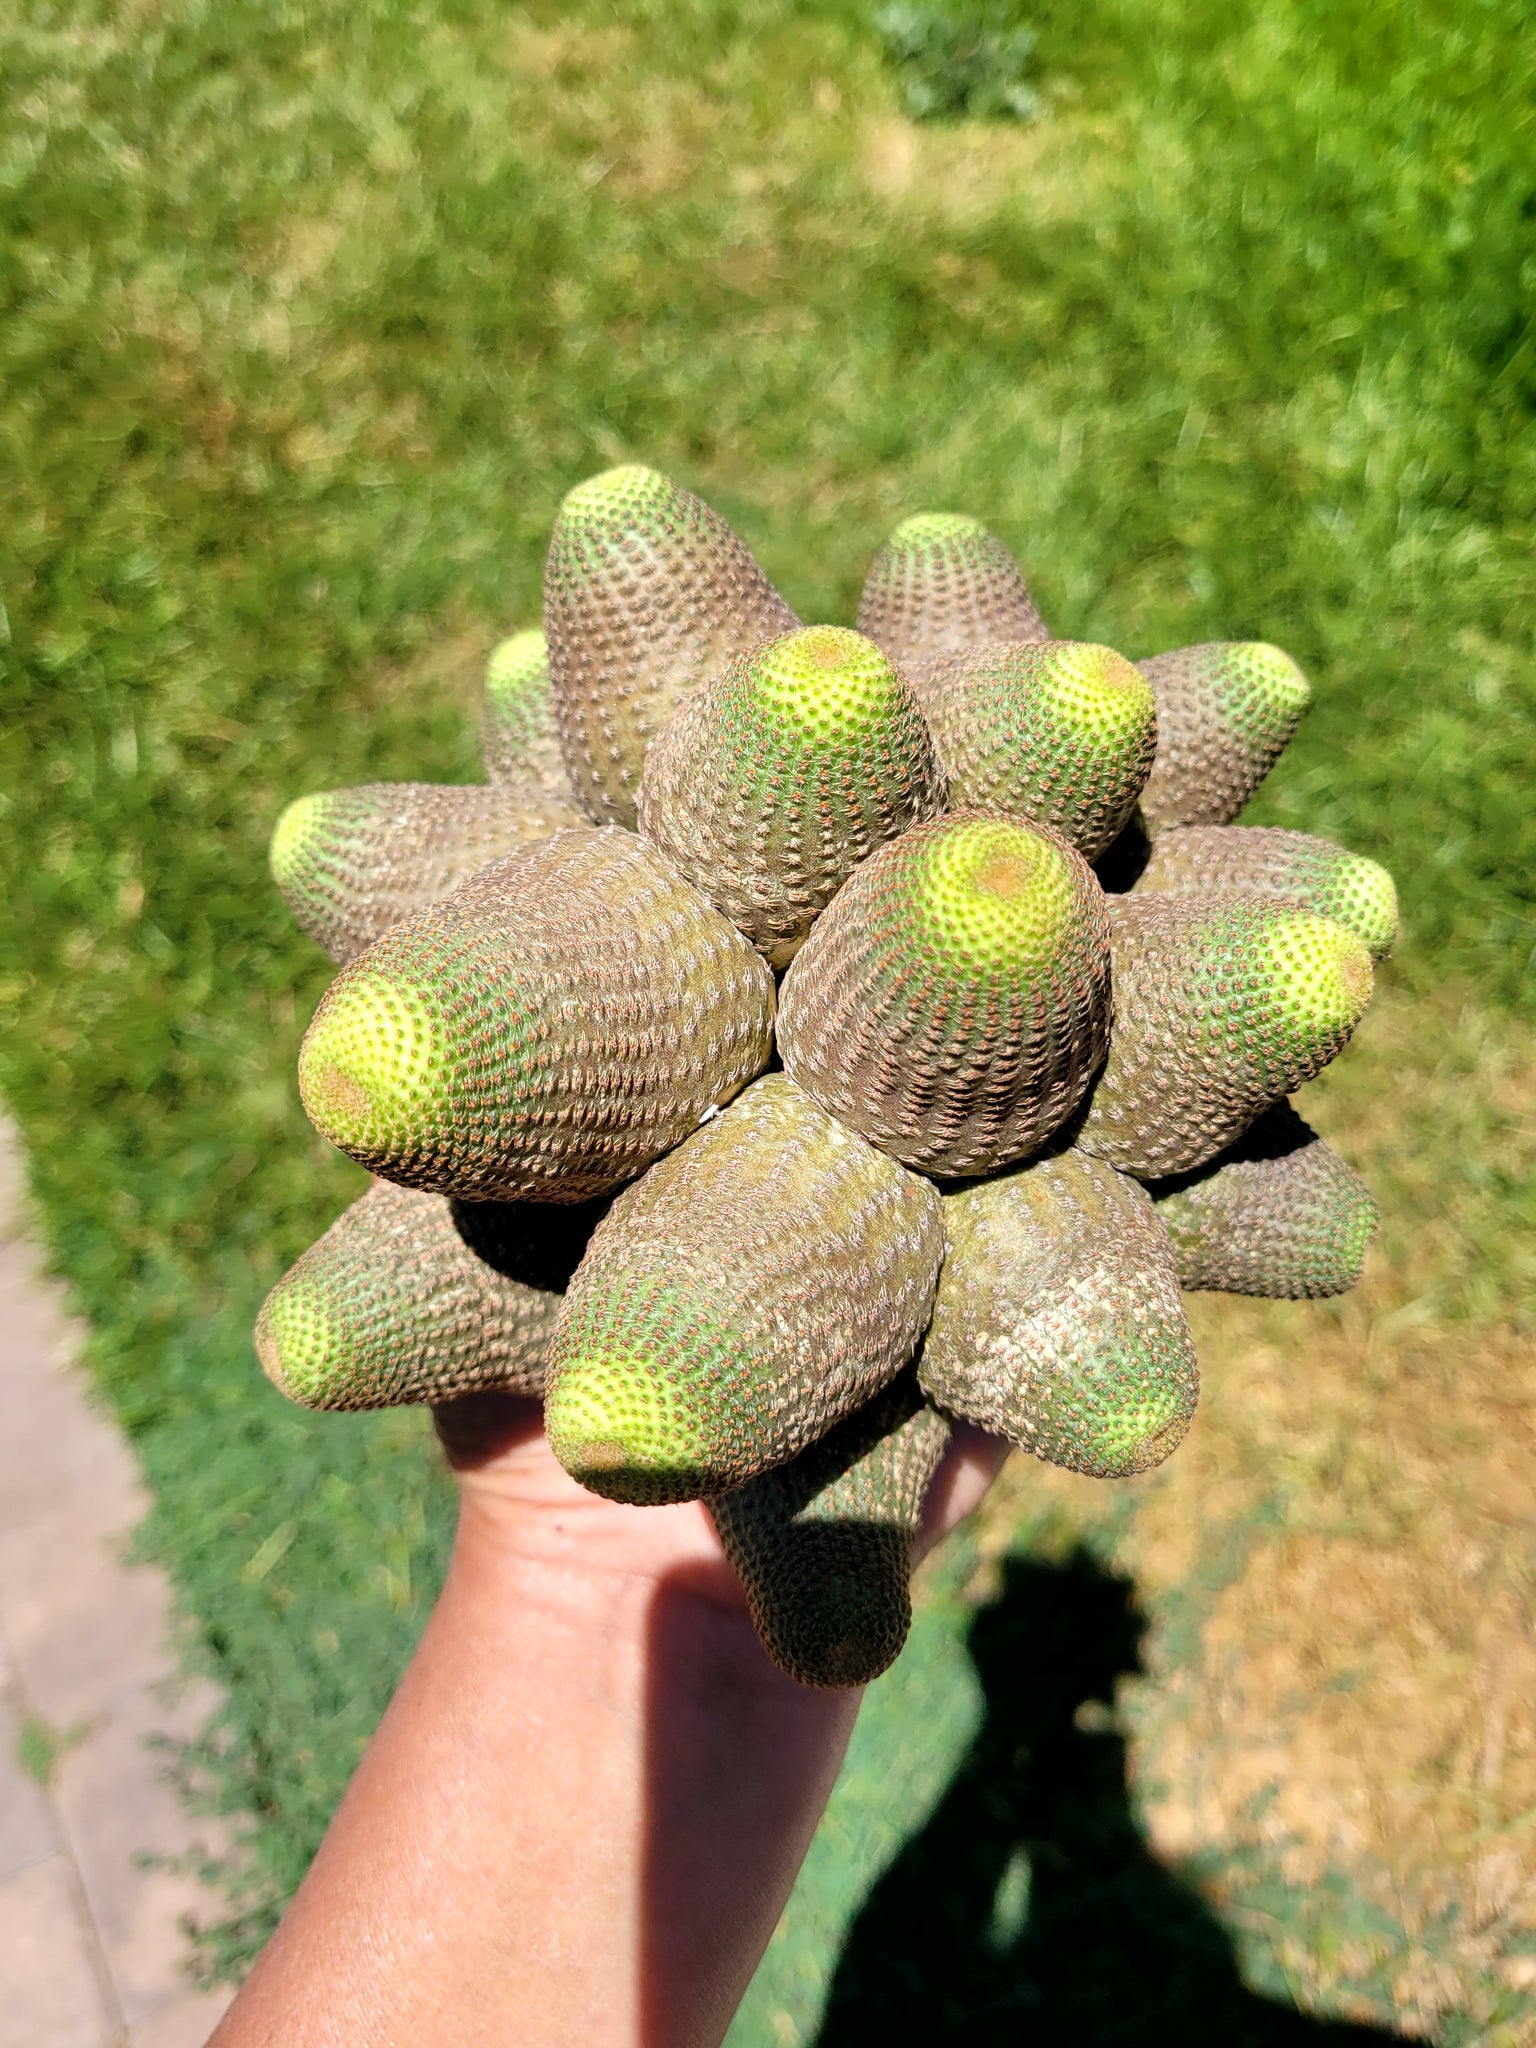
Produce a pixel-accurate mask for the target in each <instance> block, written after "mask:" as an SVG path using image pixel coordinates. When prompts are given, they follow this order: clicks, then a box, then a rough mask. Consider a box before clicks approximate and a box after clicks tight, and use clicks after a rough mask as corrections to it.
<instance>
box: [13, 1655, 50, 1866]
mask: <svg viewBox="0 0 1536 2048" xmlns="http://www.w3.org/2000/svg"><path fill="white" fill-rule="evenodd" d="M21 1732H22V1717H21V1715H20V1714H18V1713H17V1711H16V1708H15V1706H14V1704H13V1703H12V1701H11V1700H10V1699H9V1698H8V1697H7V1696H6V1694H5V1691H4V1689H3V1681H0V1883H4V1882H5V1881H6V1880H7V1879H9V1878H13V1877H18V1876H19V1875H20V1874H21V1872H22V1871H24V1870H30V1869H31V1867H32V1865H33V1864H34V1863H45V1862H46V1861H47V1860H48V1858H49V1857H50V1856H57V1855H58V1853H59V1850H60V1849H61V1848H62V1847H63V1844H62V1842H61V1841H60V1839H59V1827H58V1822H57V1821H56V1820H55V1818H54V1813H53V1808H52V1806H51V1805H50V1804H49V1802H48V1799H47V1796H46V1794H45V1793H44V1791H43V1788H42V1786H41V1785H40V1784H39V1783H38V1782H37V1779H36V1778H35V1777H33V1775H32V1773H31V1772H30V1771H29V1770H27V1769H26V1768H25V1766H24V1765H23V1763H22V1761H21Z"/></svg>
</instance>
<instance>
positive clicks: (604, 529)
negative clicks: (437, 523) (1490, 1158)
mask: <svg viewBox="0 0 1536 2048" xmlns="http://www.w3.org/2000/svg"><path fill="white" fill-rule="evenodd" d="M858 626H859V630H858V631H857V632H855V631H852V630H850V629H848V628H847V627H844V626H840V625H826V624H818V623H815V622H812V623H811V624H808V625H807V624H802V622H801V621H800V620H799V619H797V618H796V616H795V615H794V613H793V612H792V611H791V610H790V608H789V606H788V605H787V604H785V602H784V601H783V599H782V598H781V597H780V596H779V595H778V593H777V592H776V591H775V590H774V589H773V586H772V584H771V583H770V582H769V580H768V578H767V577H766V576H765V575H764V573H763V571H762V569H761V568H760V567H759V566H758V564H757V563H756V562H755V561H754V560H753V558H752V556H751V554H750V553H749V551H748V550H747V548H746V546H745V545H744V544H743V542H742V541H741V540H740V539H739V538H738V537H737V535H736V534H735V533H733V532H732V530H731V529H730V527H729V526H728V525H727V524H726V523H725V521H724V520H723V519H721V518H720V516H719V515H718V513H716V512H714V511H713V510H712V509H711V508H710V507H709V506H707V505H705V504H703V503H702V502H701V501H700V500H699V499H698V498H696V497H694V496H693V495H692V493H690V492H688V491H686V490H683V489H682V488H681V487H680V486H678V485H677V484H674V483H673V482H672V481H671V480H670V479H669V478H667V477H664V476H662V475H661V474H659V472H657V471H655V470H652V469H647V468H645V467H643V466H641V465H639V464H630V465H627V466H625V467H624V468H622V469H617V470H611V471H608V472H607V473H605V474H604V475H602V476H598V477H593V478H590V479H589V480H587V481H586V482H584V483H582V484H580V485H579V486H578V487H577V488H576V489H575V490H574V491H572V492H571V494H570V495H569V497H568V498H567V499H566V500H565V502H564V504H563V505H562V507H561V509H560V513H559V516H558V517H557V519H556V521H555V528H554V533H553V536H552V538H551V541H550V548H549V559H548V567H547V571H546V576H545V602H544V620H543V624H542V627H532V626H528V627H525V628H524V629H523V630H522V631H520V632H518V633H516V634H515V635H513V636H512V637H510V638H509V639H507V640H505V641H503V642H502V643H501V645H500V646H498V647H497V648H496V649H495V650H494V651H493V653H492V655H491V657H490V661H489V663H488V669H487V678H486V694H485V727H484V756H485V764H486V780H485V781H484V782H483V783H477V784H474V785H471V786H467V787H463V788H451V787H447V786H439V785H429V784H420V783H402V784H389V783H374V784H370V785H369V786H368V787H367V788H363V789H350V790H327V791H319V792H312V793H307V794H300V795H298V796H297V797H296V799H295V801H294V802H293V803H291V804H290V805H289V807H288V809H287V810H286V811H285V812H284V813H283V815H282V817H281V818H280V819H279V820H278V821H277V826H276V830H275V833H274V836H273V846H272V869H273V875H274V877H275V879H276V881H277V883H278V886H279V887H280V888H281V890H282V891H283V894H284V895H285V896H286V897H287V899H288V902H289V904H290V906H291V907H292V909H293V912H294V914H295V916H296V917H297V918H298V919H299V922H300V923H301V924H302V925H303V926H304V927H305V929H306V930H307V931H308V932H309V933H310V935H311V936H312V937H313V938H315V939H316V940H317V941H318V942H319V943H320V944H321V945H322V946H324V947H325V948H326V950H327V951H328V952H329V953H330V954H331V955H332V957H333V959H335V960H336V961H337V962H338V964H339V965H340V967H341V972H340V974H339V975H338V976H337V978H336V980H335V981H334V982H333V984H332V985H331V987H330V988H329V989H328V990H327V992H326V994H325V996H324V998H323V1000H322V1001H321V1003H320V1006H319V1008H318V1010H317V1011H316V1013H315V1017H314V1021H313V1022H312V1023H311V1025H310V1027H309V1031H308V1034H307V1035H306V1038H305V1041H304V1047H303V1051H302V1053H301V1055H300V1061H299V1080H300V1089H301V1092H302V1095H303V1099H304V1105H305V1108H306V1109H307V1111H308V1112H309V1115H310V1117H311V1119H312V1121H313V1122H314V1124H315V1126H316V1128H317V1129H318V1130H320V1131H321V1132H322V1133H323V1134H324V1135H325V1137H326V1138H328V1139H329V1140H330V1142H331V1143H332V1144H333V1145H336V1146H338V1147H339V1148H340V1149H341V1150H342V1151H343V1152H346V1153H348V1154H349V1155H350V1156H351V1157H352V1158H353V1159H355V1160H357V1161H358V1162H359V1163H360V1164H362V1165H364V1166H366V1167H367V1168H368V1169H369V1171H370V1172H371V1173H373V1174H374V1175H376V1176H377V1177H378V1178H377V1181H376V1184H375V1186H374V1187H373V1189H372V1190H371V1191H370V1192H369V1193H368V1194H366V1195H365V1196H363V1198H362V1199H361V1201H358V1202H356V1203H354V1204H353V1206H352V1207H351V1208H350V1209H349V1210H348V1211H347V1212H346V1214H345V1215H344V1216H342V1217H341V1218H340V1219H339V1220H338V1221H337V1222H336V1223H335V1224H334V1225H333V1226H332V1228H331V1229H330V1230H329V1231H327V1233H326V1234H325V1236H324V1237H323V1238H321V1239H320V1241H319V1243H318V1244H316V1245H314V1246H313V1247H312V1248H311V1249H310V1250H309V1251H308V1252H306V1253H305V1254H304V1256H303V1257H302V1258H301V1259H300V1260H299V1261H298V1263H297V1264H296V1265H295V1266H294V1267H293V1269H292V1270H291V1271H290V1272H289V1273H287V1274H286V1275H285V1276H284V1278H283V1279H282V1280H280V1281H279V1282H278V1284H277V1286H276V1287H275V1288H274V1289H273V1290H272V1293H271V1295H270V1296H269V1297H268V1300H267V1302H266V1304H265V1306H264V1307H263V1309H262V1312H261V1318H260V1321H259V1323H258V1325H257V1351H258V1355H259V1357H260V1359H261V1363H262V1365H263V1367H264V1368H265V1370H266V1371H267V1373H268V1374H269V1376H270V1377H271V1378H272V1380H273V1381H274V1382H275V1384H276V1385H277V1386H278V1387H280V1388H281V1389H282V1391H283V1392H284V1393H285V1394H287V1395H288V1396H289V1397H290V1398H291V1399H293V1400H295V1401H300V1402H303V1403H304V1404H306V1405H307V1406H310V1407H314V1408H335V1409H356V1408H376V1407H387V1406H392V1405H398V1404H402V1403H410V1402H418V1403H428V1404H436V1403H442V1402H447V1401H451V1400H453V1399H455V1398H457V1397H459V1396H462V1395H465V1394H468V1393H472V1392H477V1391H482V1390H485V1389H494V1388H504V1389H506V1390H507V1391H509V1392H515V1393H520V1394H542V1395H543V1398H544V1404H545V1426H546V1430H547V1433H548V1437H549V1441H550V1444H551V1447H552V1448H553V1450H554V1452H555V1454H556V1455H557V1456H558V1458H559V1459H560V1461H561V1462H562V1464H563V1465H564V1466H565V1468H566V1470H567V1471H568V1472H570V1473H571V1475H572V1476H573V1478H575V1479H576V1480H578V1481H579V1482H580V1483H581V1484H582V1485H583V1486H586V1487H588V1488H590V1489H591V1490H593V1491H594V1492H597V1493H600V1494H603V1495H606V1496H608V1497H609V1498H610V1499H613V1500H617V1501H622V1502H628V1503H632V1504H634V1505H635V1506H637V1507H641V1508H643V1507H645V1506H646V1505H649V1504H653V1503H659V1502H664V1501H679V1500H704V1501H707V1502H708V1504H709V1508H710V1511H711V1513H712V1515H713V1517H714V1520H715V1524H716V1527H717V1528H718V1530H719V1532H720V1537H721V1541H722V1543H723V1544H724V1547H725V1550H726V1553H727V1555H728V1556H729V1557H730V1559H731V1561H732V1563H733V1564H734V1565H735V1567H736V1569H737V1570H738V1572H739V1573H740V1575H741V1578H742V1581H743V1584H744V1586H745V1589H746V1593H747V1598H748V1603H749V1605H750V1608H751V1612H752V1615H753V1618H754V1620H755V1621H756V1623H757V1627H758V1632H759V1634H760V1635H761V1637H762V1640H763V1643H764V1646H765V1648H766V1650H767V1652H768V1654H769V1655H770V1656H772V1657H773V1658H774V1659H775V1661H776V1662H778V1663H779V1664H780V1665H781V1666H782V1667H783V1668H784V1670H786V1671H787V1672H789V1673H790V1675H791V1676H792V1677H794V1678H796V1679H798V1680H800V1681H801V1682H802V1683H803V1684H807V1685H824V1686H849V1685H859V1684H862V1683H864V1682H865V1681H866V1680H868V1679H870V1678H872V1677H874V1676H875V1675H876V1674H877V1673H878V1672H879V1671H882V1670H883V1669H884V1668H885V1667H886V1665H888V1664H889V1663H890V1662H891V1660H892V1659H893V1658H894V1657H895V1656H896V1654H897V1652H898V1651H899V1650H900V1648H901V1644H902V1641H903V1638H904V1636H905V1634H906V1629H907V1624H908V1620H909V1617H910V1596H909V1585H908V1580H909V1574H910V1561H911V1547H912V1540H913V1537H914V1535H915V1533H916V1531H917V1527H918V1522H919V1517H920V1514H921V1510H922V1503H923V1497H924V1494H925V1492H926V1490H927V1488H928V1485H929V1482H930V1481H931V1479H932V1477H933V1474H934V1472H935V1470H936V1469H937V1466H938V1464H939V1461H940V1459H941V1457H942V1455H943V1452H944V1447H945V1445H946V1443H947V1441H948V1438H949V1433H950V1427H951V1424H952V1422H954V1421H955V1420H957V1419H963V1420H966V1421H969V1422H972V1423H976V1424H979V1425H980V1426H981V1427H983V1428H985V1429H989V1430H992V1431H994V1432H996V1433H997V1434H999V1435H1002V1436H1004V1437H1007V1438H1008V1439H1009V1440H1011V1441H1012V1442H1013V1443H1015V1444H1017V1445H1018V1446H1020V1448H1022V1449H1024V1450H1027V1451H1029V1452H1031V1453H1032V1454H1034V1455H1035V1456H1037V1457H1039V1458H1043V1459H1045V1460H1047V1461H1049V1462H1051V1463H1053V1464H1057V1465H1062V1466H1066V1467H1068V1468H1069V1469H1071V1470H1074V1471H1078V1472H1083V1473H1088V1474H1092V1475H1095V1476H1099V1477H1111V1478H1112V1477H1125V1476H1127V1475H1130V1474H1134V1473H1137V1472H1141V1471H1144V1470H1146V1469H1147V1468H1148V1467H1150V1466H1152V1465H1156V1464H1158V1463H1160V1462H1161V1461H1162V1460H1163V1459H1164V1458H1166V1457H1168V1456H1169V1454H1170V1453H1171V1452H1172V1451H1174V1450H1175V1449H1176V1448H1177V1446H1178V1444H1179V1442H1180V1440H1181V1439H1182V1438H1183V1436H1184V1435H1185V1433H1186V1431H1187V1430H1188V1428H1189V1425H1190V1421H1191V1419H1192V1417H1193V1415H1194V1411H1195V1400H1196V1394H1197V1391H1198V1375H1197V1371H1196V1365H1195V1353H1194V1346H1193V1343H1192V1341H1191V1339H1190V1333H1189V1326H1188V1323H1187V1321H1186V1318H1185V1314H1184V1308H1183V1299H1182V1294H1181V1289H1186V1288H1199V1287H1216V1288H1227V1289H1231V1290H1234V1291H1239V1292H1244V1293H1255V1294H1266V1293H1268V1294H1275V1295H1290V1296H1296V1295H1317V1294H1332V1293H1338V1292H1340V1291H1341V1290H1342V1289H1344V1288H1346V1287H1349V1286H1352V1285H1353V1284H1354V1282H1355V1280H1357V1279H1358V1277H1359V1274H1360V1268H1361V1263H1362V1261H1363V1259H1364V1256H1365V1251H1366V1248H1367V1245H1368V1244H1369V1241H1370V1238H1371V1235H1372V1232H1373V1231H1374V1229H1375V1223H1376V1210H1375V1205H1374V1203H1373V1202H1372V1200H1371V1197H1370V1195H1369V1193H1368V1192H1367V1190H1366V1189H1365V1187H1364V1185H1363V1184H1362V1183H1361V1182H1360V1180H1359V1179H1358V1177H1357V1176H1356V1175H1355V1174H1354V1173H1353V1172H1352V1170H1351V1169H1350V1168H1349V1167H1348V1166H1346V1165H1345V1163H1344V1162H1343V1161H1342V1160H1340V1159H1338V1158H1336V1157H1335V1155H1334V1154H1333V1153H1331V1152H1330V1151H1329V1150H1328V1147H1327V1146H1326V1145H1325V1144H1324V1143H1323V1141H1322V1140H1321V1139H1320V1138H1318V1137H1317V1135H1316V1134H1315V1133H1314V1132H1313V1131H1311V1130H1310V1129H1309V1128H1308V1127H1307V1126H1306V1125H1305V1124H1304V1123H1303V1122H1302V1121H1301V1119H1300V1118H1299V1117H1297V1116H1296V1115H1295V1113H1294V1112H1293V1111H1292V1110H1291V1109H1290V1108H1289V1106H1288V1103H1287V1100H1286V1098H1287V1096H1288V1094H1289V1093H1290V1091H1292V1090H1293V1089H1295V1088H1297V1087H1299V1086H1300V1085H1301V1084H1302V1083H1304V1082H1305V1081H1307V1080H1309V1079H1310V1078H1311V1077H1312V1076H1313V1075H1314V1074H1316V1073H1317V1072H1318V1071H1319V1069H1320V1068H1321V1067H1322V1066H1323V1065H1324V1064H1325V1063H1326V1062H1327V1061H1328V1060H1330V1059H1332V1058H1333V1057H1334V1056H1335V1054H1337V1053H1338V1052H1339V1051H1340V1050H1341V1049H1342V1048H1343V1046H1344V1045H1345V1044H1346V1043H1347V1041H1348V1039H1349V1036H1350V1034H1351V1032H1352V1031H1353V1030H1354V1027H1355V1025H1356V1024H1357V1023H1358V1022H1359V1019H1360V1016H1361V1014H1362V1012H1363V1011H1364V1009H1365V1005H1366V1003H1367V1001H1368V999H1369V996H1370V992H1371V979H1372V971H1373V962H1374V961H1378V960H1380V959H1381V958H1382V957H1383V956H1384V954H1385V953H1386V952H1387V950H1388V949H1389V947H1390V945H1391V942H1392V939H1393V937H1394V936H1395V932H1396V923H1397V906H1396V897H1395V895H1394V892H1393V888H1392V882H1391V878H1390V876H1388V874H1387V873H1386V871H1385V870H1384V869H1383V868H1380V867H1378V866H1377V865H1376V863H1375V862H1373V861H1370V860H1368V859H1365V858H1364V857H1363V856H1360V855H1356V854H1351V853H1346V852H1344V851H1343V850H1342V849H1340V848H1337V847H1333V846H1330V845H1328V844H1327V842H1325V841H1323V840H1318V839H1314V838H1310V837H1309V836H1308V835H1306V834H1303V833H1294V832H1286V833H1281V832H1276V831H1274V830H1264V829H1255V828H1250V827H1245V826H1242V825H1237V824H1235V823H1234V822H1233V820H1234V819H1235V818H1236V816H1237V814H1238V812H1239V811H1240V810H1241V809H1242V807H1243V805H1244V804H1245V803H1246V802H1247V801H1248V799H1249V797H1250V796H1251V795H1252V794H1253V792H1254V790H1255V789H1256V788H1257V786H1258V784H1259V782H1260V781H1261V780H1262V779H1263V777H1264V776H1265V774H1267V772H1268V771H1269V769H1270V767H1271V766H1272V765H1273V763H1274V761H1275V759H1276V757H1277V756H1278V754H1279V752H1280V749H1281V748H1282V747H1283V746H1284V744H1285V742H1286V740H1287V739H1288V738H1289V736H1290V733H1291V730H1292V728H1293V727H1294V725H1295V723H1296V721H1297V719H1298V718H1299V717H1300V715H1301V713H1302V711H1303V710H1304V708H1305V706H1306V702H1307V697H1308V694H1309V692H1308V685H1307V682H1306V679H1305V677H1304V676H1303V675H1302V673H1301V671H1300V669H1299V668H1297V666H1296V664H1295V663H1294V662H1293V661H1291V660H1290V658H1289V657H1288V656H1287V655H1285V654H1283V653H1282V652H1281V651H1280V650H1279V649H1278V648H1274V647H1270V646H1267V645H1264V646H1260V645H1252V644H1248V643H1241V642H1209V643H1206V644H1203V645H1201V646H1198V647H1187V648H1178V649H1175V650H1173V651H1171V652H1167V653H1162V654H1156V655H1153V656H1151V657H1147V658H1143V659H1141V660H1140V661H1139V663H1134V664H1133V662H1132V661H1131V660H1129V659H1127V658H1126V657H1125V656H1123V655H1122V654H1120V653H1118V652H1116V651H1115V650H1114V649H1112V648H1107V647H1102V646H1099V645H1097V644H1093V643H1089V642H1084V641H1078V640H1066V639H1062V640H1057V639H1054V638H1052V637H1051V635H1050V634H1049V632H1048V630H1047V628H1046V627H1045V625H1044V624H1043V623H1042V620H1041V617H1040V614H1039V612H1038V611H1037V610H1036V608H1035V605H1034V602H1033V600H1032V599H1031V597H1030V594H1029V591H1028V589H1027V587H1026V585H1025V582H1024V578H1023V576H1022V575H1021V574H1020V572H1019V569H1018V567H1017V565H1016V564H1015V563H1014V561H1013V559H1012V557H1011V555H1010V554H1009V553H1008V551H1007V549H1006V548H1005V547H1004V546H1003V544H1002V543H1001V541H999V540H998V539H997V538H996V536H995V535H993V534H991V533H989V532H988V531H987V529H986V528H985V527H984V526H982V525H981V524H979V523H978V522H977V521H976V520H975V519H972V518H969V517H963V516H961V515H958V514H954V513H922V514H919V515H917V516H916V517H913V518H910V519H908V520H906V521H905V522H904V523H903V524H902V525H901V526H899V527H898V528H897V529H896V531H895V533H894V534H893V535H892V536H891V538H890V540H889V541H887V543H886V544H885V546H884V547H883V548H882V549H881V550H880V552H879V554H878V555H877V556H876V558H875V562H874V564H873V566H872V568H871V570H870V574H869V580H868V583H867V584H866V587H865V591H864V597H863V601H862V603H861V605H860V607H859V613H858ZM775 1054H777V1059H775Z"/></svg>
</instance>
